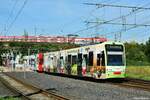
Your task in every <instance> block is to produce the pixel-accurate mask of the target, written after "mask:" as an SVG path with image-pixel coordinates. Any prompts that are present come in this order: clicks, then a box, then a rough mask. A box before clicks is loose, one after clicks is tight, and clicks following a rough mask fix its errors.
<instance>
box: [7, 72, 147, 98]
mask: <svg viewBox="0 0 150 100" xmlns="http://www.w3.org/2000/svg"><path fill="white" fill-rule="evenodd" d="M9 74H11V75H14V76H16V77H18V78H19V79H22V80H25V81H27V82H30V83H33V84H36V85H37V86H40V87H41V88H45V89H53V91H55V92H57V93H59V94H62V95H65V96H68V97H69V98H71V99H73V100H150V92H147V91H143V90H139V89H133V88H124V87H119V86H116V85H110V84H106V83H95V82H88V81H82V80H76V79H71V78H65V77H59V76H52V75H46V74H42V73H36V72H26V78H25V79H24V78H23V76H24V73H23V72H11V73H9Z"/></svg>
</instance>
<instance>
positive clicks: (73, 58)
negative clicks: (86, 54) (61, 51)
mask: <svg viewBox="0 0 150 100" xmlns="http://www.w3.org/2000/svg"><path fill="white" fill-rule="evenodd" d="M76 63H77V56H72V65H73V64H76Z"/></svg>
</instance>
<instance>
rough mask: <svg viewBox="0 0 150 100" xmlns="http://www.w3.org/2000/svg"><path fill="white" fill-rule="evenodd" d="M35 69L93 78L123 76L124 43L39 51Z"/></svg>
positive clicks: (105, 43) (104, 43) (124, 65)
mask: <svg viewBox="0 0 150 100" xmlns="http://www.w3.org/2000/svg"><path fill="white" fill-rule="evenodd" d="M37 64H38V65H37V67H38V68H37V70H38V71H40V72H42V71H46V72H53V73H62V74H68V75H77V76H81V77H93V78H95V79H107V78H125V68H126V59H125V47H124V44H123V43H121V42H103V43H101V44H95V45H89V46H82V47H78V48H73V49H67V50H61V51H55V52H49V53H39V54H38V55H37Z"/></svg>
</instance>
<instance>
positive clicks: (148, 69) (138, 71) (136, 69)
mask: <svg viewBox="0 0 150 100" xmlns="http://www.w3.org/2000/svg"><path fill="white" fill-rule="evenodd" d="M126 76H127V77H130V78H137V79H144V80H150V66H128V67H127V68H126Z"/></svg>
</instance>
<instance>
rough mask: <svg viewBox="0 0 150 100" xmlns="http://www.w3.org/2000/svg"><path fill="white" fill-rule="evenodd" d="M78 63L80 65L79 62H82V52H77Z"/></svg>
mask: <svg viewBox="0 0 150 100" xmlns="http://www.w3.org/2000/svg"><path fill="white" fill-rule="evenodd" d="M77 61H78V65H80V66H81V64H82V53H79V54H78V60H77Z"/></svg>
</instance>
